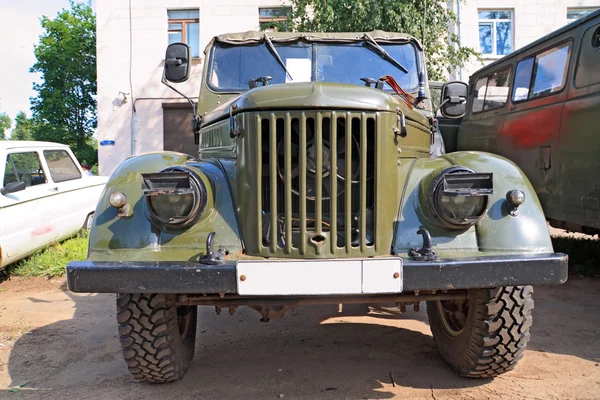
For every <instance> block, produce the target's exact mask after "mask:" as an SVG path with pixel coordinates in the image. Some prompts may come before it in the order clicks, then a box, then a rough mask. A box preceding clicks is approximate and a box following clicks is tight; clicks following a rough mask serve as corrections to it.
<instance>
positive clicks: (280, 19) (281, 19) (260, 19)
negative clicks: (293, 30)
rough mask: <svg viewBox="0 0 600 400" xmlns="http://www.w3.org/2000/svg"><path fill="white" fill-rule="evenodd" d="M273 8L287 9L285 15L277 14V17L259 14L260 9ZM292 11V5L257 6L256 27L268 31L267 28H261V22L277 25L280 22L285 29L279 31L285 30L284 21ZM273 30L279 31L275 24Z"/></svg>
mask: <svg viewBox="0 0 600 400" xmlns="http://www.w3.org/2000/svg"><path fill="white" fill-rule="evenodd" d="M273 9H280V10H287V13H286V15H285V16H279V17H261V16H260V10H273ZM291 12H292V7H290V6H272V7H267V6H264V7H258V27H259V30H260V31H262V32H269V31H267V30H263V28H262V24H267V23H274V24H275V25H279V24H281V25H282V26H283V27H284V28H285V30H283V31H281V32H287V27H285V22H286V21H287V20H288V17H289V16H290V15H291ZM274 29H275V32H279V31H278V30H277V26H275V27H274Z"/></svg>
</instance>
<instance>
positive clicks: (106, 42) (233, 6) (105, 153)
mask: <svg viewBox="0 0 600 400" xmlns="http://www.w3.org/2000/svg"><path fill="white" fill-rule="evenodd" d="M281 5H282V3H281V1H279V0H218V1H215V0H131V8H129V2H128V1H127V0H98V1H97V3H96V13H97V41H98V42H97V60H98V131H97V134H98V140H99V142H100V143H101V144H102V142H103V141H106V140H113V141H114V142H115V144H114V145H101V146H99V150H98V158H99V167H100V174H102V175H109V174H111V173H112V172H113V171H114V169H115V168H116V166H117V165H118V164H119V163H120V162H121V161H123V160H124V159H125V158H126V157H128V156H130V155H132V154H139V153H143V152H148V151H157V150H162V149H163V110H162V103H163V102H169V101H181V100H182V99H181V97H179V96H178V95H177V94H176V93H174V92H173V91H171V90H170V89H168V88H167V87H165V86H164V85H162V84H161V83H160V79H161V76H162V68H163V61H164V54H165V49H166V47H167V44H168V34H167V32H168V29H167V21H168V17H167V10H177V9H197V10H199V15H200V49H201V51H203V50H204V48H205V46H206V45H207V44H208V43H209V41H210V40H211V39H212V38H213V37H214V36H215V35H219V34H222V33H227V32H240V31H247V30H257V29H258V28H259V21H258V20H259V17H258V9H259V7H278V6H281ZM202 62H203V57H202V56H201V57H200V58H199V59H195V60H193V62H192V63H193V68H192V74H191V78H190V80H189V81H187V82H185V83H183V84H179V85H177V88H178V89H179V90H180V91H182V92H183V93H185V94H186V95H188V96H190V97H197V96H198V92H199V88H200V82H201V70H202ZM123 93H128V94H126V95H125V96H126V97H127V102H123V99H124V94H123ZM134 105H135V108H134Z"/></svg>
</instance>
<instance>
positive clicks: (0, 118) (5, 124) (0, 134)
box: [0, 112, 12, 140]
mask: <svg viewBox="0 0 600 400" xmlns="http://www.w3.org/2000/svg"><path fill="white" fill-rule="evenodd" d="M11 125H12V121H11V120H10V117H9V116H8V114H6V113H3V112H0V140H4V139H6V134H5V133H4V132H6V130H7V129H8V128H10V126H11Z"/></svg>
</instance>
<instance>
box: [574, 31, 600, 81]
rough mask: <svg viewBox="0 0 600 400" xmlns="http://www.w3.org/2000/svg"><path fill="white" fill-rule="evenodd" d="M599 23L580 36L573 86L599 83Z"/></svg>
mask: <svg viewBox="0 0 600 400" xmlns="http://www.w3.org/2000/svg"><path fill="white" fill-rule="evenodd" d="M599 59H600V25H596V26H592V27H591V28H589V29H588V30H587V31H585V33H584V34H583V37H582V38H581V48H580V50H579V62H578V63H577V73H576V74H575V86H576V87H578V88H583V87H586V86H590V85H595V84H598V83H600V62H598V60H599Z"/></svg>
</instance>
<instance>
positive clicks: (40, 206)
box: [2, 151, 57, 258]
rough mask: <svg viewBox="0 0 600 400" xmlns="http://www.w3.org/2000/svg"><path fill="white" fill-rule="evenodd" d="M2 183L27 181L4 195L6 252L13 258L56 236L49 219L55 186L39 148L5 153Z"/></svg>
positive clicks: (4, 248)
mask: <svg viewBox="0 0 600 400" xmlns="http://www.w3.org/2000/svg"><path fill="white" fill-rule="evenodd" d="M3 162H4V163H5V170H4V176H3V179H4V182H3V186H6V184H8V183H10V182H25V183H26V185H27V187H26V188H25V189H24V190H21V191H19V192H15V193H10V194H6V195H4V196H3V197H4V199H3V200H4V201H3V205H4V207H3V208H2V212H3V213H2V223H3V225H4V233H5V235H4V237H3V239H2V249H3V252H4V253H5V256H6V257H8V258H14V257H17V256H19V255H21V254H24V253H30V252H32V251H34V250H36V249H38V248H40V247H42V246H45V245H46V244H48V243H50V242H51V241H53V240H54V239H55V238H56V234H57V233H56V229H55V227H54V226H53V225H52V224H50V223H49V220H48V216H49V215H51V211H52V210H51V201H49V200H50V198H51V197H52V196H54V195H56V188H55V187H54V186H53V185H52V184H51V183H49V181H48V179H47V172H46V171H45V170H44V168H43V166H42V163H41V162H40V157H39V154H38V152H36V151H26V152H12V153H9V154H7V155H6V158H5V159H4V160H3Z"/></svg>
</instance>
